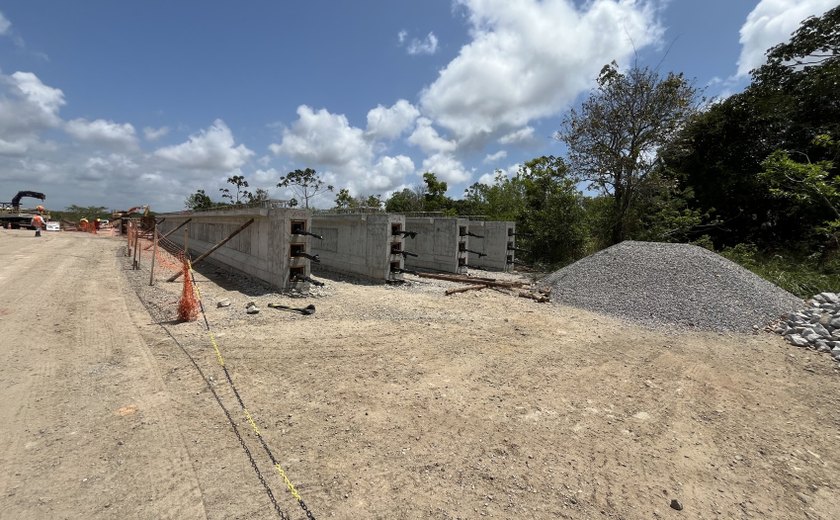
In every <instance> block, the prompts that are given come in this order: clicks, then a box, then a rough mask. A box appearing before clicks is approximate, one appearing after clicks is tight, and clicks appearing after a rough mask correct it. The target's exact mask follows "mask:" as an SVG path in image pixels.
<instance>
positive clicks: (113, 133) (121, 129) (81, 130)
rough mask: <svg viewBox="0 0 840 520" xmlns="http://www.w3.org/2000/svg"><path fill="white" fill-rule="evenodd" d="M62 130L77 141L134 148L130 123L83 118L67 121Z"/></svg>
mask: <svg viewBox="0 0 840 520" xmlns="http://www.w3.org/2000/svg"><path fill="white" fill-rule="evenodd" d="M64 131H65V132H67V133H68V134H70V135H71V136H73V137H75V138H76V139H78V140H79V141H90V142H94V143H99V144H103V145H106V146H119V147H123V148H136V147H137V135H136V134H135V132H134V126H133V125H131V123H122V124H120V123H115V122H113V121H106V120H104V119H96V120H94V121H88V120H87V119H84V118H79V119H73V120H72V121H67V123H65V125H64Z"/></svg>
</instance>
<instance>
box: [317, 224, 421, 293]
mask: <svg viewBox="0 0 840 520" xmlns="http://www.w3.org/2000/svg"><path fill="white" fill-rule="evenodd" d="M403 230H405V217H403V216H402V215H387V214H316V215H313V217H312V231H313V232H314V233H316V234H318V235H321V236H323V240H318V239H317V238H313V239H312V241H311V244H312V250H313V251H314V252H315V253H317V254H318V256H319V257H320V260H321V262H320V264H318V268H319V269H326V270H329V271H334V272H338V273H346V274H352V275H357V276H362V277H365V278H371V279H374V280H383V281H388V280H402V273H401V272H399V271H400V270H402V269H403V267H404V263H403V256H402V255H401V254H395V252H398V251H403V249H404V243H405V240H404V239H403V236H402V235H400V234H396V235H395V234H394V232H395V231H403ZM394 270H396V271H394Z"/></svg>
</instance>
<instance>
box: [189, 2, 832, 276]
mask: <svg viewBox="0 0 840 520" xmlns="http://www.w3.org/2000/svg"><path fill="white" fill-rule="evenodd" d="M838 85H840V7H835V8H833V9H831V10H829V11H827V12H826V13H825V14H824V15H822V16H820V17H811V18H809V19H807V20H805V21H803V22H802V23H801V25H800V27H799V28H798V29H797V30H796V32H795V33H794V34H793V36H792V38H791V39H790V41H789V42H787V43H784V44H781V45H777V46H775V47H773V48H771V49H769V50H768V52H767V62H766V64H765V65H762V66H761V67H759V68H757V69H755V70H753V71H752V72H751V83H750V84H749V86H748V87H746V89H745V90H744V91H743V92H740V93H737V94H734V95H731V96H729V97H727V98H725V99H722V100H712V101H709V100H706V99H705V98H703V97H702V92H701V91H699V90H698V89H697V88H696V87H695V86H694V85H693V83H692V81H690V80H688V79H687V78H685V77H684V75H683V74H680V73H674V72H669V73H667V74H662V73H660V71H658V70H657V69H652V68H650V67H641V66H638V65H634V66H633V67H631V68H629V69H628V70H622V69H620V68H619V67H618V65H617V64H616V63H615V62H613V63H610V64H607V65H606V66H604V67H603V69H602V70H601V73H600V74H599V76H598V79H597V86H596V88H595V89H594V90H593V91H592V92H591V93H590V95H589V96H588V98H587V99H585V100H584V101H583V102H582V103H581V105H580V106H578V107H576V108H574V109H572V110H570V112H569V113H568V114H567V115H566V117H565V118H564V119H563V120H562V124H561V127H560V128H559V129H558V130H557V132H556V134H555V135H554V138H555V139H557V140H558V141H560V142H562V143H564V144H565V146H566V149H567V153H566V156H565V157H555V156H544V157H537V158H534V159H532V160H530V161H528V162H526V163H525V164H523V165H522V166H521V167H519V169H518V171H517V172H516V173H515V174H513V175H511V176H508V175H505V174H504V173H503V172H501V171H498V172H496V176H495V179H494V181H493V182H492V183H490V184H480V183H476V184H473V185H472V186H470V187H469V188H467V189H466V191H465V193H464V195H463V197H462V198H460V199H452V198H450V197H447V196H446V191H447V188H448V186H447V184H446V182H443V181H441V180H439V179H438V178H437V177H436V175H435V174H434V172H426V173H424V174H423V183H422V184H420V185H418V186H415V187H413V188H410V189H404V190H402V191H399V192H396V193H393V194H392V195H391V196H390V197H388V198H387V199H386V200H382V198H381V196H379V195H363V196H360V197H353V196H351V195H350V193H349V191H348V190H347V189H340V190H339V191H338V192H337V193H336V197H335V207H337V208H349V209H353V208H362V207H365V208H384V209H385V210H387V211H391V212H418V211H425V212H430V211H435V212H442V213H444V214H447V215H484V216H486V217H488V218H494V219H505V220H515V221H516V222H517V224H518V228H519V230H520V231H521V235H520V237H521V238H520V243H521V244H523V248H525V249H527V250H529V253H527V255H526V257H527V259H528V260H530V261H531V262H542V263H546V264H552V265H556V264H563V263H568V262H570V261H573V260H575V259H577V258H580V257H582V256H584V255H586V254H589V253H591V252H594V251H596V250H598V249H601V248H603V247H607V246H609V245H612V244H615V243H617V242H620V241H622V240H627V239H633V240H651V241H679V242H696V243H700V244H703V245H705V246H707V247H710V248H715V249H718V250H721V249H723V250H727V249H729V250H732V249H736V250H738V248H740V249H739V250H740V251H741V252H744V251H747V252H750V254H753V255H754V254H755V253H756V252H767V253H775V252H782V253H784V254H787V255H788V256H790V255H795V254H796V253H795V252H800V253H802V252H805V253H807V255H806V256H808V258H810V259H812V260H814V261H816V262H817V263H818V264H819V265H821V266H823V267H824V266H825V265H827V263H829V262H831V261H833V260H832V259H833V258H834V256H836V252H837V251H838V246H839V245H840V240H838V239H840V180H839V178H838V171H837V160H838V155H840V144H838V143H840V141H839V140H838V139H840V95H838V93H839V92H840V89H839V88H838ZM228 182H229V183H231V185H232V188H231V189H230V190H226V189H223V194H222V197H225V198H226V199H227V202H229V203H241V201H243V200H246V201H251V200H255V199H256V200H258V199H259V197H260V196H263V195H265V196H267V194H259V195H258V194H254V195H252V194H251V193H250V192H248V191H243V190H244V188H247V187H248V184H247V181H245V180H244V178H242V177H241V176H240V177H232V178H230V179H228ZM278 186H279V187H290V188H293V189H294V190H295V193H296V198H295V200H294V201H293V202H294V203H300V202H302V205H303V206H304V207H309V203H310V200H311V198H312V197H313V196H315V195H316V194H318V193H323V192H326V191H330V192H334V187H333V186H331V185H327V184H325V183H324V182H323V181H322V180H321V179H320V178H319V177H318V175H317V173H316V172H315V171H314V170H312V169H309V168H307V169H306V170H295V171H294V172H290V173H288V174H287V175H286V176H284V177H282V178H281V181H280V183H278ZM582 190H583V191H582ZM258 191H259V190H258ZM199 195H200V197H199ZM205 196H206V195H205V194H204V193H203V191H201V190H199V192H197V193H196V194H194V195H193V196H191V197H190V199H188V201H187V205H188V207H193V208H196V207H201V205H202V204H204V203H209V200H206V199H204V197H205ZM838 264H840V262H838ZM832 265H833V264H832ZM832 269H833V268H832ZM838 272H840V271H838ZM837 289H840V288H837Z"/></svg>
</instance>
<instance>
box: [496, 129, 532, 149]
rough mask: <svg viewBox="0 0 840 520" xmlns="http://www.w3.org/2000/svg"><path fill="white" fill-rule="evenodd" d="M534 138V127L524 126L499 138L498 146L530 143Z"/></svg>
mask: <svg viewBox="0 0 840 520" xmlns="http://www.w3.org/2000/svg"><path fill="white" fill-rule="evenodd" d="M533 138H534V127H532V126H526V127H525V128H520V129H519V130H514V131H513V132H511V133H509V134H505V135H503V136H502V137H500V138H499V144H505V145H507V144H516V143H524V142H526V141H530V140H532V139H533Z"/></svg>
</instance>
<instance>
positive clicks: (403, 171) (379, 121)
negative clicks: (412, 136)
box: [269, 102, 414, 195]
mask: <svg viewBox="0 0 840 520" xmlns="http://www.w3.org/2000/svg"><path fill="white" fill-rule="evenodd" d="M394 107H397V108H396V110H391V109H384V108H383V110H381V111H377V112H374V116H373V121H374V124H373V127H374V128H376V130H377V132H383V131H384V132H385V134H388V135H391V134H393V133H394V132H395V131H396V128H398V127H401V126H404V121H405V120H407V119H410V118H411V117H414V116H411V113H412V110H411V108H413V107H411V106H410V104H408V103H407V102H406V103H405V104H400V103H399V102H397V103H396V104H395V105H394ZM394 107H392V109H394ZM378 108H379V107H378ZM376 110H377V109H374V111H376ZM389 110H391V111H390V112H389ZM297 114H298V119H297V120H296V121H295V122H293V123H292V124H291V125H290V126H288V127H286V128H284V129H283V132H282V139H281V141H280V142H279V143H274V144H271V145H270V146H269V149H270V150H271V151H272V152H273V153H274V154H275V155H276V156H279V157H286V158H288V159H291V160H292V161H294V162H296V163H301V164H305V165H307V166H308V167H313V168H315V169H316V171H318V173H319V174H321V175H322V178H323V179H325V180H326V181H327V182H330V183H332V184H335V185H337V186H340V187H346V188H348V189H349V190H350V192H351V193H353V194H354V195H358V194H371V193H382V192H387V191H389V190H392V189H394V188H395V187H396V186H398V185H399V184H401V183H402V182H403V180H404V178H405V176H407V175H409V174H411V173H413V171H414V162H413V161H412V160H411V158H409V157H407V156H405V155H397V156H394V157H392V156H387V155H381V156H379V155H378V154H377V153H376V151H375V147H374V141H371V140H369V139H366V136H365V132H364V131H363V130H362V129H361V128H357V127H354V126H352V125H351V124H350V122H349V121H348V119H347V117H346V116H345V115H343V114H333V113H331V112H329V111H328V110H326V109H323V108H322V109H319V110H313V109H312V108H311V107H309V106H307V105H300V106H299V107H298V109H297ZM368 115H369V122H370V121H371V119H370V113H369V114H368ZM378 116H383V117H382V118H379V117H378ZM406 116H410V117H406ZM385 120H387V124H384V123H383V121H385ZM394 120H397V123H394ZM385 129H387V130H385Z"/></svg>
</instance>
